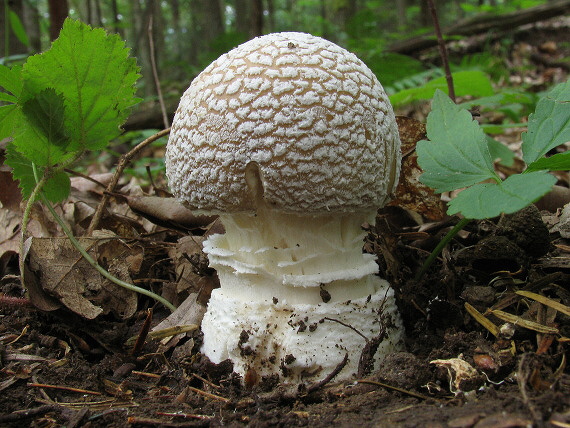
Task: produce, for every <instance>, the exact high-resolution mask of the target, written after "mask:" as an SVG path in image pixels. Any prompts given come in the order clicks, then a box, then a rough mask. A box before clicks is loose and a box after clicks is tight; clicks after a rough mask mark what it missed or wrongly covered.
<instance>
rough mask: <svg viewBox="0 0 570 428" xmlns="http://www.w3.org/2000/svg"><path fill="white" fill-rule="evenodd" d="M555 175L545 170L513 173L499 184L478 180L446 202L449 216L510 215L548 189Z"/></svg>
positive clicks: (475, 217) (480, 216)
mask: <svg viewBox="0 0 570 428" xmlns="http://www.w3.org/2000/svg"><path fill="white" fill-rule="evenodd" d="M554 183H556V177H554V176H553V175H551V174H548V172H546V171H535V172H529V173H526V174H515V175H511V176H510V177H508V178H507V179H506V180H505V181H502V182H501V183H497V184H496V183H481V184H477V185H475V186H472V187H470V188H468V189H465V190H463V191H462V192H460V193H459V194H458V195H457V196H456V197H455V198H454V199H452V200H451V201H450V202H449V209H448V210H447V213H448V214H449V215H452V214H457V213H461V214H463V216H465V217H466V218H471V219H484V218H492V217H496V216H498V215H500V214H502V213H505V214H510V213H514V212H516V211H519V210H521V209H523V208H524V207H526V206H527V205H529V204H531V203H533V202H534V201H536V200H537V199H539V198H540V197H541V196H543V195H545V194H546V193H548V192H549V191H550V189H552V186H553V185H554Z"/></svg>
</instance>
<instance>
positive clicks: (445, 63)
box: [427, 0, 455, 102]
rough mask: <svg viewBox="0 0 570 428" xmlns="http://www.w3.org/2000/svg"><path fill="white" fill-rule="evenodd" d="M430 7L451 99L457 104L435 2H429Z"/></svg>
mask: <svg viewBox="0 0 570 428" xmlns="http://www.w3.org/2000/svg"><path fill="white" fill-rule="evenodd" d="M427 2H428V5H429V11H430V13H431V17H432V19H433V26H434V28H435V34H436V35H437V45H438V47H439V55H440V56H441V62H442V63H443V69H444V70H445V80H446V81H447V88H448V90H449V98H451V99H452V100H453V102H455V88H454V87H453V76H451V69H450V68H449V59H448V56H447V47H446V46H445V40H443V35H442V33H441V27H440V26H439V19H438V18H437V11H436V9H435V4H434V2H433V0H427Z"/></svg>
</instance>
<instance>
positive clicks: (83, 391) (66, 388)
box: [27, 383, 102, 395]
mask: <svg viewBox="0 0 570 428" xmlns="http://www.w3.org/2000/svg"><path fill="white" fill-rule="evenodd" d="M27 386H31V387H34V388H48V389H61V390H63V391H70V392H78V393H79V394H90V395H102V394H101V393H100V392H97V391H90V390H88V389H80V388H73V387H70V386H60V385H50V384H47V383H28V384H27Z"/></svg>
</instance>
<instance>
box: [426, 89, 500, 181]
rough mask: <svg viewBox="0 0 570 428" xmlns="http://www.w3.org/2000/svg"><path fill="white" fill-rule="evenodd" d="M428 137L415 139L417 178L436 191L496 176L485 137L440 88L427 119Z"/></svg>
mask: <svg viewBox="0 0 570 428" xmlns="http://www.w3.org/2000/svg"><path fill="white" fill-rule="evenodd" d="M427 136H428V138H429V139H430V141H426V140H422V141H420V142H418V144H417V146H416V151H417V154H418V163H419V165H420V166H421V168H422V169H423V170H424V171H425V172H424V173H423V174H422V175H421V177H420V181H421V182H422V183H424V184H426V185H427V186H429V187H432V188H434V189H435V190H436V191H437V192H446V191H450V190H455V189H459V188H461V187H467V186H471V185H472V184H475V183H479V182H481V181H484V180H487V179H489V178H493V179H497V178H496V174H495V171H494V168H493V160H492V158H491V155H490V153H489V148H488V145H487V137H486V136H485V134H484V133H483V131H482V130H481V128H480V127H479V124H478V123H477V122H476V121H474V120H473V118H472V116H471V114H470V113H469V112H468V111H467V110H465V109H462V108H461V107H459V106H457V105H456V104H455V103H453V101H451V100H450V99H449V97H448V96H447V95H445V94H444V93H443V92H441V91H437V92H436V93H435V95H434V99H433V104H432V111H431V113H430V114H429V115H428V119H427Z"/></svg>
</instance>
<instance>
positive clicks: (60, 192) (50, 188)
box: [42, 171, 71, 203]
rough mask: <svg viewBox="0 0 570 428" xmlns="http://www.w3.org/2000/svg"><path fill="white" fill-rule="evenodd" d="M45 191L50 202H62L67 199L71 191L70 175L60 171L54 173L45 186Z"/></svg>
mask: <svg viewBox="0 0 570 428" xmlns="http://www.w3.org/2000/svg"><path fill="white" fill-rule="evenodd" d="M42 190H43V192H44V195H45V196H46V198H48V200H49V201H50V202H54V203H55V202H61V201H64V200H66V199H67V197H68V196H69V193H70V192H71V181H70V180H69V176H68V175H67V174H66V173H65V172H63V171H60V172H58V173H56V174H54V175H52V176H51V177H50V178H49V179H48V180H47V181H46V184H45V185H44V187H43V189H42Z"/></svg>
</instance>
